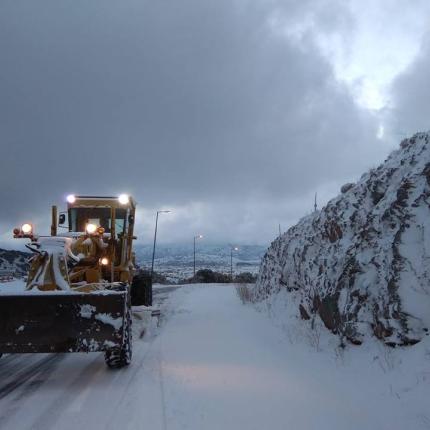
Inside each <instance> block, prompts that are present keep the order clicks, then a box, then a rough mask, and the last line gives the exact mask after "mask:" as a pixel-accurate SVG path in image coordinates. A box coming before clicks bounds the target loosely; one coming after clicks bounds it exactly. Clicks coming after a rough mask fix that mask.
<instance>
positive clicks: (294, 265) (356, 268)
mask: <svg viewBox="0 0 430 430" xmlns="http://www.w3.org/2000/svg"><path fill="white" fill-rule="evenodd" d="M429 205H430V134H429V133H419V134H416V135H415V136H414V137H412V138H411V139H407V140H404V141H403V142H402V143H401V145H400V149H398V150H397V151H395V152H393V153H392V154H391V155H390V156H389V158H388V159H387V160H386V161H385V162H384V163H383V164H381V165H380V166H379V167H378V168H376V169H373V170H371V171H370V172H368V173H366V174H364V175H363V176H362V177H361V179H360V180H359V181H358V182H357V183H356V184H347V185H346V186H344V187H342V192H341V194H340V195H339V196H338V197H337V198H335V199H333V200H331V201H330V202H329V203H328V204H327V206H326V207H324V208H323V209H322V210H321V211H318V212H315V213H313V214H312V215H309V216H307V217H305V218H303V219H302V220H301V221H300V222H299V223H298V224H297V225H295V226H294V227H292V228H290V229H289V230H288V231H287V232H286V233H285V234H283V235H282V236H281V237H279V238H278V239H276V240H275V241H274V242H273V243H272V244H271V246H270V248H269V249H268V251H267V253H266V255H265V256H264V258H263V261H262V264H261V267H260V273H259V277H258V280H257V283H256V285H255V289H254V291H253V295H254V298H255V300H257V301H264V300H266V299H268V298H269V297H273V295H274V294H277V293H279V292H280V291H281V290H284V291H288V292H290V293H291V294H289V295H288V297H291V300H294V303H295V304H296V307H297V316H298V317H299V318H302V319H304V320H306V319H310V318H311V317H315V316H317V315H318V316H319V317H320V318H321V320H322V321H323V322H324V325H325V326H326V327H327V328H328V329H329V330H331V331H332V332H333V333H334V334H337V335H338V336H339V337H340V338H341V340H342V341H344V340H347V341H349V342H352V343H354V344H360V343H361V342H363V340H364V339H365V338H366V336H369V335H374V336H376V337H377V338H379V339H381V340H382V341H384V342H385V343H386V344H388V345H391V346H395V345H410V344H414V343H416V342H418V341H420V340H421V339H422V337H423V336H425V335H426V334H427V333H428V327H429V325H430V209H429Z"/></svg>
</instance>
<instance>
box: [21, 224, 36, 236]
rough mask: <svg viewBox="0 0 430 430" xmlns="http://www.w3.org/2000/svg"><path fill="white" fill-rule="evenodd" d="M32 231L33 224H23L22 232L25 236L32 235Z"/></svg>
mask: <svg viewBox="0 0 430 430" xmlns="http://www.w3.org/2000/svg"><path fill="white" fill-rule="evenodd" d="M31 230H33V227H32V226H31V224H23V225H22V226H21V231H22V232H23V233H24V234H30V233H31Z"/></svg>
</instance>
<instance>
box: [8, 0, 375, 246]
mask: <svg viewBox="0 0 430 430" xmlns="http://www.w3.org/2000/svg"><path fill="white" fill-rule="evenodd" d="M339 4H341V2H335V1H332V2H321V1H306V2H294V1H284V2H275V1H261V2H251V1H230V0H229V1H227V0H219V1H218V0H217V1H201V0H184V1H180V2H178V1H168V0H166V1H144V0H141V1H131V0H127V1H121V2H117V1H109V0H105V1H93V2H88V1H63V2H58V1H47V0H45V1H38V2H31V1H28V2H15V1H9V2H6V1H3V2H2V3H1V4H0V54H1V57H0V61H1V67H0V142H1V143H0V144H1V153H2V156H1V159H0V169H1V170H0V172H1V180H2V184H1V191H0V198H1V201H2V202H5V203H3V204H2V208H1V221H0V224H1V225H2V226H4V227H5V228H6V227H7V228H9V227H10V226H12V224H13V223H15V222H16V220H22V219H23V218H24V217H25V218H26V219H27V218H28V214H32V216H34V217H39V218H41V217H42V214H43V213H48V210H47V205H48V204H50V203H53V202H57V201H58V200H60V199H61V198H62V197H63V196H64V195H65V194H66V193H68V192H78V193H87V194H90V193H98V194H103V193H106V194H112V193H113V194H115V193H119V192H122V191H129V192H130V193H133V194H134V195H135V196H136V197H137V199H138V200H139V202H140V203H141V204H142V206H144V207H146V208H154V207H157V206H158V205H162V204H164V205H169V206H172V207H184V208H186V207H191V206H192V205H193V203H196V202H197V203H198V204H200V205H203V207H204V206H205V205H206V209H202V210H200V211H198V214H199V216H201V217H202V218H201V219H200V220H199V223H198V225H199V226H200V225H204V224H205V223H206V224H207V223H210V224H211V226H212V227H211V228H212V229H214V232H213V234H214V236H216V235H218V236H219V237H220V238H224V237H225V235H226V234H228V235H230V234H231V233H232V232H231V231H228V233H226V231H227V230H228V227H226V226H225V224H227V223H226V222H225V220H222V217H223V214H225V213H226V212H227V208H228V213H229V220H230V221H229V223H228V224H229V225H231V224H233V225H235V224H239V223H242V221H243V220H244V219H247V220H248V221H249V220H254V221H253V222H249V223H248V224H247V225H249V226H250V228H249V232H248V233H247V232H243V237H247V236H248V237H250V238H252V240H258V239H262V240H267V239H268V237H267V233H266V232H264V233H262V232H261V230H260V229H258V222H259V220H262V219H263V218H264V217H265V216H266V215H265V214H267V213H268V212H269V213H271V212H276V211H274V210H273V209H272V210H267V208H270V207H278V206H279V207H283V206H284V204H285V203H284V202H285V201H287V200H288V199H296V201H297V199H300V197H301V196H303V195H305V194H306V193H310V192H311V193H312V192H313V190H315V189H316V188H318V187H319V186H320V185H321V184H325V183H331V182H333V181H335V182H336V181H339V180H340V181H342V180H343V179H344V178H349V177H351V175H352V176H354V175H358V174H359V173H360V172H361V170H363V168H364V167H367V166H368V164H369V160H372V159H373V158H374V156H375V154H376V155H377V156H379V155H380V153H379V152H378V149H377V148H376V147H375V145H376V144H375V139H374V135H375V133H376V131H375V130H376V124H375V122H374V119H373V118H372V117H371V116H370V114H368V113H366V112H365V111H363V110H360V109H359V108H358V107H357V106H356V105H354V103H353V100H352V99H351V96H350V95H349V94H348V92H347V91H346V89H345V88H343V87H342V86H341V85H340V84H338V83H337V82H336V80H335V79H334V77H333V73H332V70H331V68H330V66H329V65H328V63H327V62H326V61H325V60H324V59H323V58H322V57H321V56H320V54H319V52H318V50H317V48H316V47H315V45H314V44H313V43H312V40H313V36H315V35H313V36H311V35H309V34H303V35H302V36H301V37H299V38H297V37H296V38H294V40H293V39H289V38H288V37H287V36H285V35H284V34H283V32H282V31H281V29H280V28H279V26H278V25H276V23H278V24H279V23H282V24H283V25H286V26H288V25H291V26H293V25H295V24H296V22H297V20H300V19H301V17H304V16H307V15H309V16H311V19H312V20H313V21H314V22H315V23H314V24H315V25H314V27H315V26H318V25H319V26H321V28H322V31H330V29H331V28H332V27H333V26H336V25H342V26H344V25H345V22H346V21H348V19H350V17H348V16H347V14H346V13H345V11H344V10H343V9H342V8H341V7H340V6H338V7H336V5H339ZM323 5H326V6H327V5H328V6H330V5H331V6H332V9H331V10H334V11H335V12H334V13H331V14H330V13H327V10H328V9H327V7H323ZM310 11H312V13H310ZM345 20H346V21H345ZM327 29H328V30H327ZM280 201H282V203H278V202H280ZM212 208H213V209H214V210H212ZM236 209H237V213H238V215H237V217H234V215H231V212H232V211H233V212H235V210H236ZM244 210H246V213H245V214H244V213H243V211H244ZM263 211H264V212H263ZM208 214H210V216H209V215H208ZM277 216H278V217H279V216H280V215H277ZM214 218H215V220H218V221H219V222H220V224H218V226H219V227H220V229H221V230H222V231H218V232H217V230H216V228H214V222H215V220H214ZM185 219H186V217H185ZM177 220H178V223H179V220H183V219H182V218H180V217H178V218H177ZM184 222H185V221H184ZM270 222H273V223H277V222H278V220H276V221H275V220H274V219H271V220H270ZM215 225H217V224H216V223H215ZM185 227H186V225H185ZM171 228H172V230H173V229H174V228H175V229H176V230H178V228H179V229H181V228H182V229H183V228H184V226H182V225H180V224H172V227H171ZM256 228H257V231H255V229H256ZM231 229H232V230H234V227H231ZM251 229H253V230H252V231H251ZM175 237H176V236H175ZM177 239H178V240H179V237H178V238H177Z"/></svg>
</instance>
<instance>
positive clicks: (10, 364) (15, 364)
mask: <svg viewBox="0 0 430 430" xmlns="http://www.w3.org/2000/svg"><path fill="white" fill-rule="evenodd" d="M30 357H31V358H30ZM8 358H9V360H7V361H3V360H2V359H0V381H4V380H5V379H6V378H7V377H10V376H12V375H13V374H14V373H15V372H16V371H18V370H19V369H23V368H26V367H29V366H31V365H33V364H34V360H32V358H33V359H34V356H33V354H31V355H30V356H29V355H27V354H19V355H14V356H12V357H8Z"/></svg>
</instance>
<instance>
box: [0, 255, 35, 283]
mask: <svg viewBox="0 0 430 430" xmlns="http://www.w3.org/2000/svg"><path fill="white" fill-rule="evenodd" d="M30 256H31V254H29V253H27V252H22V251H11V250H7V249H0V272H10V273H13V274H14V275H15V276H16V277H20V276H24V275H26V273H27V270H28V259H29V258H30Z"/></svg>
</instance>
